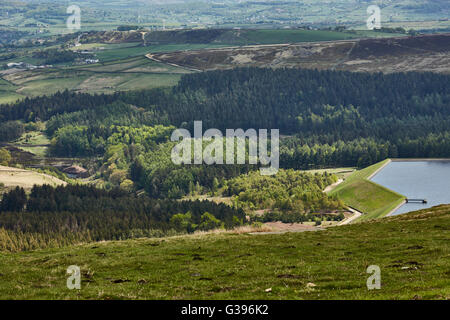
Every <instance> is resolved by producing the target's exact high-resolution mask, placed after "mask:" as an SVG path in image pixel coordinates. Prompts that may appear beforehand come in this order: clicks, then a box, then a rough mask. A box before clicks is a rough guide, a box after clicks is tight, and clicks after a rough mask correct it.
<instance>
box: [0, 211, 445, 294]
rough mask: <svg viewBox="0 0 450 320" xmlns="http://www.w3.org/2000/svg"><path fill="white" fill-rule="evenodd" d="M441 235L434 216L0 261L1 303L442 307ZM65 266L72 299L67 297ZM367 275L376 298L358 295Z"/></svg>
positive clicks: (97, 247)
mask: <svg viewBox="0 0 450 320" xmlns="http://www.w3.org/2000/svg"><path fill="white" fill-rule="evenodd" d="M449 229H450V206H441V207H436V208H433V209H427V210H423V211H420V212H417V213H411V214H405V215H401V216H396V217H391V218H386V219H382V220H376V221H370V222H364V223H359V224H354V225H349V226H342V227H334V228H329V229H326V230H325V231H318V232H304V233H286V234H275V235H250V234H233V233H222V234H207V235H194V236H183V237H174V238H165V239H140V240H127V241H116V242H102V243H93V244H86V245H78V246H72V247H67V248H62V249H46V250H39V251H35V252H22V253H0V270H1V272H0V277H1V279H2V281H0V299H295V300H300V299H449V298H450V280H449V279H450V278H449V267H450V264H449V263H450V260H449V259H448V257H449V254H450V250H449V249H450V247H449V245H448V243H449V241H448V240H449V238H448V230H449ZM70 265H77V266H79V267H80V268H81V274H82V284H81V286H82V287H81V290H75V291H71V290H68V289H67V288H66V279H67V277H68V276H67V275H66V269H67V268H68V267H69V266H70ZM370 265H377V266H379V267H380V269H381V289H380V290H371V291H369V290H368V289H367V287H366V281H367V278H368V277H369V276H370V275H369V274H367V273H366V270H367V267H368V266H370ZM312 284H313V285H312ZM269 288H270V289H271V291H270V292H266V289H269Z"/></svg>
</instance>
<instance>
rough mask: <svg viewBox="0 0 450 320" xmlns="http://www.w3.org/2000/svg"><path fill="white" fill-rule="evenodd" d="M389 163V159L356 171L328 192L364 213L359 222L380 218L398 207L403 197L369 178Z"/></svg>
mask: <svg viewBox="0 0 450 320" xmlns="http://www.w3.org/2000/svg"><path fill="white" fill-rule="evenodd" d="M389 162H390V160H389V159H387V160H384V161H382V162H379V163H377V164H374V165H372V166H370V167H367V168H365V169H362V170H358V171H356V172H355V173H353V174H352V175H351V176H349V177H348V178H347V179H346V180H345V181H344V182H343V183H341V184H340V185H339V186H337V187H336V188H335V189H334V190H332V191H331V192H330V194H331V195H336V196H337V197H338V198H339V199H341V200H342V201H344V203H345V204H346V205H348V206H350V207H352V208H355V209H357V210H358V211H361V212H363V213H364V215H363V216H361V218H360V220H367V219H376V218H381V217H384V216H385V215H387V214H388V213H390V212H391V211H392V210H394V209H395V208H396V207H397V206H398V205H400V204H401V203H402V202H403V201H404V200H405V197H404V196H402V195H401V194H398V193H396V192H394V191H392V190H389V189H387V188H385V187H383V186H380V185H378V184H376V183H374V182H372V181H370V180H369V179H370V177H371V176H373V175H374V174H375V173H376V172H377V171H378V170H380V169H382V168H383V167H384V166H385V165H387V164H388V163H389Z"/></svg>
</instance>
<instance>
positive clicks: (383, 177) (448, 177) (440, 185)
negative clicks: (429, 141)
mask: <svg viewBox="0 0 450 320" xmlns="http://www.w3.org/2000/svg"><path fill="white" fill-rule="evenodd" d="M371 180H372V181H373V182H375V183H378V184H380V185H382V186H385V187H386V188H389V189H391V190H393V191H396V192H398V193H400V194H402V195H404V196H406V197H407V198H409V199H426V200H427V201H428V203H426V204H422V203H407V204H405V205H403V206H401V207H400V208H399V209H397V210H396V211H395V212H394V213H393V215H398V214H402V213H406V212H410V211H415V210H421V209H426V208H430V207H434V206H437V205H440V204H450V161H393V162H390V163H389V164H388V165H387V166H385V167H384V168H383V169H382V170H381V171H380V172H378V173H377V174H376V175H375V176H374V177H372V179H371Z"/></svg>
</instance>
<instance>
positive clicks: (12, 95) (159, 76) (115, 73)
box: [0, 56, 190, 103]
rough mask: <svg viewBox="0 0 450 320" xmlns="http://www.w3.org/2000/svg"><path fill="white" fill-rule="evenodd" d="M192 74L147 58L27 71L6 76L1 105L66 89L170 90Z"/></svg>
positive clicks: (0, 100)
mask: <svg viewBox="0 0 450 320" xmlns="http://www.w3.org/2000/svg"><path fill="white" fill-rule="evenodd" d="M189 72H190V71H188V70H186V69H183V68H177V67H173V66H169V65H165V64H162V63H157V62H155V61H152V60H149V59H147V58H145V57H143V56H139V57H134V58H127V59H121V60H114V61H109V62H105V63H98V64H92V65H80V66H71V67H63V68H58V69H44V70H33V71H23V72H20V73H15V74H11V75H7V76H4V77H5V78H6V79H7V80H8V81H6V80H3V79H1V80H0V81H1V82H0V103H9V102H14V101H16V100H18V99H21V98H23V97H25V96H28V97H35V96H41V95H44V94H45V95H49V94H53V93H56V92H57V91H63V90H65V89H68V90H72V91H78V92H89V93H114V92H115V91H120V90H123V91H127V90H139V89H149V88H159V87H170V86H174V85H176V84H177V83H178V81H179V80H180V78H181V75H182V74H185V73H189Z"/></svg>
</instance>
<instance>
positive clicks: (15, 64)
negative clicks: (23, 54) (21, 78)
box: [6, 62, 24, 68]
mask: <svg viewBox="0 0 450 320" xmlns="http://www.w3.org/2000/svg"><path fill="white" fill-rule="evenodd" d="M6 66H7V67H8V68H17V67H23V66H24V63H23V62H10V63H8V64H6Z"/></svg>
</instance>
